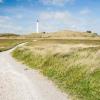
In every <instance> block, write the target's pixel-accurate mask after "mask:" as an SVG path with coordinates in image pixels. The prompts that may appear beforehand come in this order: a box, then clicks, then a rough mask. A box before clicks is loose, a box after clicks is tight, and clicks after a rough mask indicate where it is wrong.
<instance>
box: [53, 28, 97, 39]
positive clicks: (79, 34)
mask: <svg viewBox="0 0 100 100" xmlns="http://www.w3.org/2000/svg"><path fill="white" fill-rule="evenodd" d="M98 36H99V35H98V34H96V33H90V32H76V31H69V30H64V31H60V32H54V33H52V35H51V37H98Z"/></svg>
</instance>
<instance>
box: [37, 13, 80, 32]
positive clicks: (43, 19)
mask: <svg viewBox="0 0 100 100" xmlns="http://www.w3.org/2000/svg"><path fill="white" fill-rule="evenodd" d="M39 19H40V24H41V26H40V29H41V30H42V31H58V30H63V29H67V28H68V29H69V28H74V29H75V28H76V27H73V26H75V25H76V26H77V27H78V24H79V23H81V20H80V19H77V18H75V17H74V16H73V15H72V14H71V13H70V12H68V11H56V12H55V11H51V12H41V13H40V15H39Z"/></svg>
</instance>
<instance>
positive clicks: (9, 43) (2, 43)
mask: <svg viewBox="0 0 100 100" xmlns="http://www.w3.org/2000/svg"><path fill="white" fill-rule="evenodd" d="M24 41H26V40H23V39H0V52H2V51H5V50H8V49H11V48H12V47H14V46H16V45H17V44H19V43H22V42H24Z"/></svg>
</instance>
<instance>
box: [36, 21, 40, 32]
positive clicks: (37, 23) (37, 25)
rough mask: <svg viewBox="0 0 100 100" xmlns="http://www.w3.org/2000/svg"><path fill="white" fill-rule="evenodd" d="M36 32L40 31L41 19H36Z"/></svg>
mask: <svg viewBox="0 0 100 100" xmlns="http://www.w3.org/2000/svg"><path fill="white" fill-rule="evenodd" d="M36 32H37V33H39V20H37V21H36Z"/></svg>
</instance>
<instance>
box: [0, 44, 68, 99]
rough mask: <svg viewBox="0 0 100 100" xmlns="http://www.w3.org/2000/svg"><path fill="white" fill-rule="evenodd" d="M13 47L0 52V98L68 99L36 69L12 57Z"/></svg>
mask: <svg viewBox="0 0 100 100" xmlns="http://www.w3.org/2000/svg"><path fill="white" fill-rule="evenodd" d="M21 45H23V44H21ZM21 45H19V46H21ZM14 49H15V48H13V49H11V50H8V51H4V52H1V53H0V100H69V98H68V96H67V95H66V94H64V93H62V92H61V91H60V90H59V89H57V88H56V86H55V85H54V84H53V83H52V82H51V81H50V80H48V79H47V78H46V77H44V76H42V75H41V74H40V73H39V72H38V71H36V70H31V69H28V70H26V66H25V65H23V64H21V63H19V62H17V61H16V60H15V59H13V58H12V57H11V54H10V53H11V51H12V50H14Z"/></svg>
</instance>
